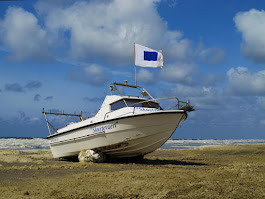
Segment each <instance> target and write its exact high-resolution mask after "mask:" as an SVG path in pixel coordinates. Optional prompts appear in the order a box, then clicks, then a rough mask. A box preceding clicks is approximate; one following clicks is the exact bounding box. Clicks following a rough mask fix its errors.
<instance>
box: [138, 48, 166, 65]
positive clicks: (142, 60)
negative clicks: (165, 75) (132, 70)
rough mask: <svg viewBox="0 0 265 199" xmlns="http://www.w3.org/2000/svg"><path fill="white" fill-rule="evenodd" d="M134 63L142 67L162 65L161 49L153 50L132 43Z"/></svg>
mask: <svg viewBox="0 0 265 199" xmlns="http://www.w3.org/2000/svg"><path fill="white" fill-rule="evenodd" d="M134 45H135V46H134V47H135V58H134V60H135V65H136V66H142V67H155V68H157V67H161V68H162V67H163V55H162V52H161V51H158V50H153V49H151V48H147V47H145V46H142V45H139V44H134Z"/></svg>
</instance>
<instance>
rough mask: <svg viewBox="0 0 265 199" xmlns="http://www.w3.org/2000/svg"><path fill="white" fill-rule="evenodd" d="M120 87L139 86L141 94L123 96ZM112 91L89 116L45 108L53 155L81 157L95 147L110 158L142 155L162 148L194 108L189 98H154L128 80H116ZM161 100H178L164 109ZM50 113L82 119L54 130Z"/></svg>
mask: <svg viewBox="0 0 265 199" xmlns="http://www.w3.org/2000/svg"><path fill="white" fill-rule="evenodd" d="M120 87H122V88H124V87H126V88H131V89H136V90H137V91H139V96H127V95H123V94H122V93H121V92H120V90H121V89H120ZM110 91H111V94H110V95H107V96H106V97H105V100H104V101H103V103H102V105H101V107H100V109H99V111H98V112H97V113H96V114H95V115H94V116H92V117H89V118H85V117H84V116H83V114H82V113H81V114H79V115H77V114H65V113H52V112H45V111H44V109H43V114H44V116H45V119H46V122H47V126H48V129H49V132H50V135H49V136H48V137H47V139H48V141H49V144H50V148H51V152H52V154H53V157H54V158H67V157H73V156H78V155H79V154H80V152H81V151H83V150H92V151H94V152H96V153H100V154H104V156H105V157H107V158H133V157H143V156H144V155H146V154H148V153H151V152H153V151H155V150H156V149H158V148H159V147H161V146H162V145H163V144H164V143H165V142H166V141H167V140H168V139H169V138H170V137H171V136H172V134H173V133H174V131H175V130H176V128H177V127H178V126H179V124H180V123H181V122H183V121H184V120H186V119H187V112H190V111H193V110H194V108H193V106H191V105H190V102H189V101H187V102H183V101H180V100H179V99H178V98H176V97H174V98H162V99H154V98H153V97H152V96H151V95H150V94H149V93H148V92H147V90H145V89H144V88H143V87H140V86H135V85H129V84H128V83H127V81H125V82H124V83H117V82H114V83H113V84H111V85H110ZM113 93H118V94H113ZM162 100H176V101H175V103H174V106H172V107H171V108H169V109H163V108H162V107H161V104H160V101H162ZM48 114H55V115H66V116H78V117H80V121H77V122H72V123H70V124H68V125H67V126H65V127H63V128H60V129H55V128H54V127H53V126H52V125H51V123H50V122H49V121H48V119H47V116H46V115H48ZM50 127H51V128H52V129H53V130H54V133H52V132H51V129H50Z"/></svg>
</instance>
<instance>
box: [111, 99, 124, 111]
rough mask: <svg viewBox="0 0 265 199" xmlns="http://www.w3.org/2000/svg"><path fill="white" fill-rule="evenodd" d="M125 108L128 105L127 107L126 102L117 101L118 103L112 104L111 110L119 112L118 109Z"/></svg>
mask: <svg viewBox="0 0 265 199" xmlns="http://www.w3.org/2000/svg"><path fill="white" fill-rule="evenodd" d="M125 106H126V105H125V103H124V101H123V100H120V101H117V102H115V103H113V104H111V110H112V111H115V110H118V109H120V108H123V107H125Z"/></svg>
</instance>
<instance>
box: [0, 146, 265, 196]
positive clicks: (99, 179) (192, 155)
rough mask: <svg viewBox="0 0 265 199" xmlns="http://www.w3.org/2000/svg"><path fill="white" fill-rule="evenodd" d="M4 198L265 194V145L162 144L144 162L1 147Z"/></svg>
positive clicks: (0, 182)
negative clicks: (86, 158)
mask: <svg viewBox="0 0 265 199" xmlns="http://www.w3.org/2000/svg"><path fill="white" fill-rule="evenodd" d="M0 198H164V199H169V198H265V145H225V146H210V147H204V148H200V149H186V150H176V149H174V150H171V149H170V150H162V149H159V150H157V151H155V152H153V153H151V154H148V155H146V156H145V159H144V161H143V162H141V163H133V162H128V161H112V162H109V163H79V162H73V161H72V162H71V161H65V160H59V159H53V158H52V155H51V153H50V151H49V150H27V151H17V150H0Z"/></svg>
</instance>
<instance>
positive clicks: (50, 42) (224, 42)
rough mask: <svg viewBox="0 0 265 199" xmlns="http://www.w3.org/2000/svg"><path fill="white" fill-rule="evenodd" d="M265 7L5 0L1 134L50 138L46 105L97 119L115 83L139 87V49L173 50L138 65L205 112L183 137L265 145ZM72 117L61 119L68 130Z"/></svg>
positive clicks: (0, 39)
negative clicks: (158, 63) (154, 63)
mask: <svg viewBox="0 0 265 199" xmlns="http://www.w3.org/2000/svg"><path fill="white" fill-rule="evenodd" d="M264 7H265V3H264V1H262V0H259V1H258V0H252V1H239V0H233V1H228V0H224V1H210V0H202V1H198V0H134V1H130V0H112V1H108V0H102V1H95V0H92V1H73V0H64V1H63V0H53V1H52V0H45V1H44V0H39V1H33V0H30V1H26V0H25V1H0V110H1V111H0V136H8V137H10V136H19V137H25V136H41V137H45V136H46V135H48V130H47V126H46V123H45V120H44V116H43V115H42V114H41V111H42V108H43V107H45V108H46V109H52V110H55V111H56V110H57V111H62V110H64V111H65V112H69V113H72V112H74V111H76V112H80V111H83V112H84V114H85V116H89V115H92V114H94V113H95V112H96V111H97V109H98V108H99V107H100V105H101V102H102V100H103V99H104V96H105V95H106V94H109V89H108V86H109V84H110V83H112V82H114V81H115V80H116V81H121V82H123V80H125V79H126V80H128V82H129V83H131V84H133V83H134V63H133V43H134V42H136V43H139V44H142V45H144V46H147V47H150V48H153V49H161V50H163V55H164V67H163V69H160V68H143V67H137V75H138V83H139V84H140V85H141V86H143V87H145V88H146V89H147V90H148V91H149V92H150V93H151V94H153V96H155V97H170V96H176V97H178V98H180V99H183V100H188V99H189V100H191V103H192V104H193V105H194V106H195V109H196V111H195V112H192V113H190V114H189V117H188V119H187V120H186V121H185V122H183V123H182V124H181V126H180V128H178V129H177V131H176V132H175V134H174V135H173V138H179V139H182V138H186V139H248V138H253V139H265V135H264V132H265V131H264V129H265V114H264V112H265V37H264V32H265V11H264ZM69 120H70V118H68V119H63V118H54V117H51V121H52V122H54V123H55V124H56V125H57V126H58V127H59V126H60V125H63V124H65V123H67V122H69Z"/></svg>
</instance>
